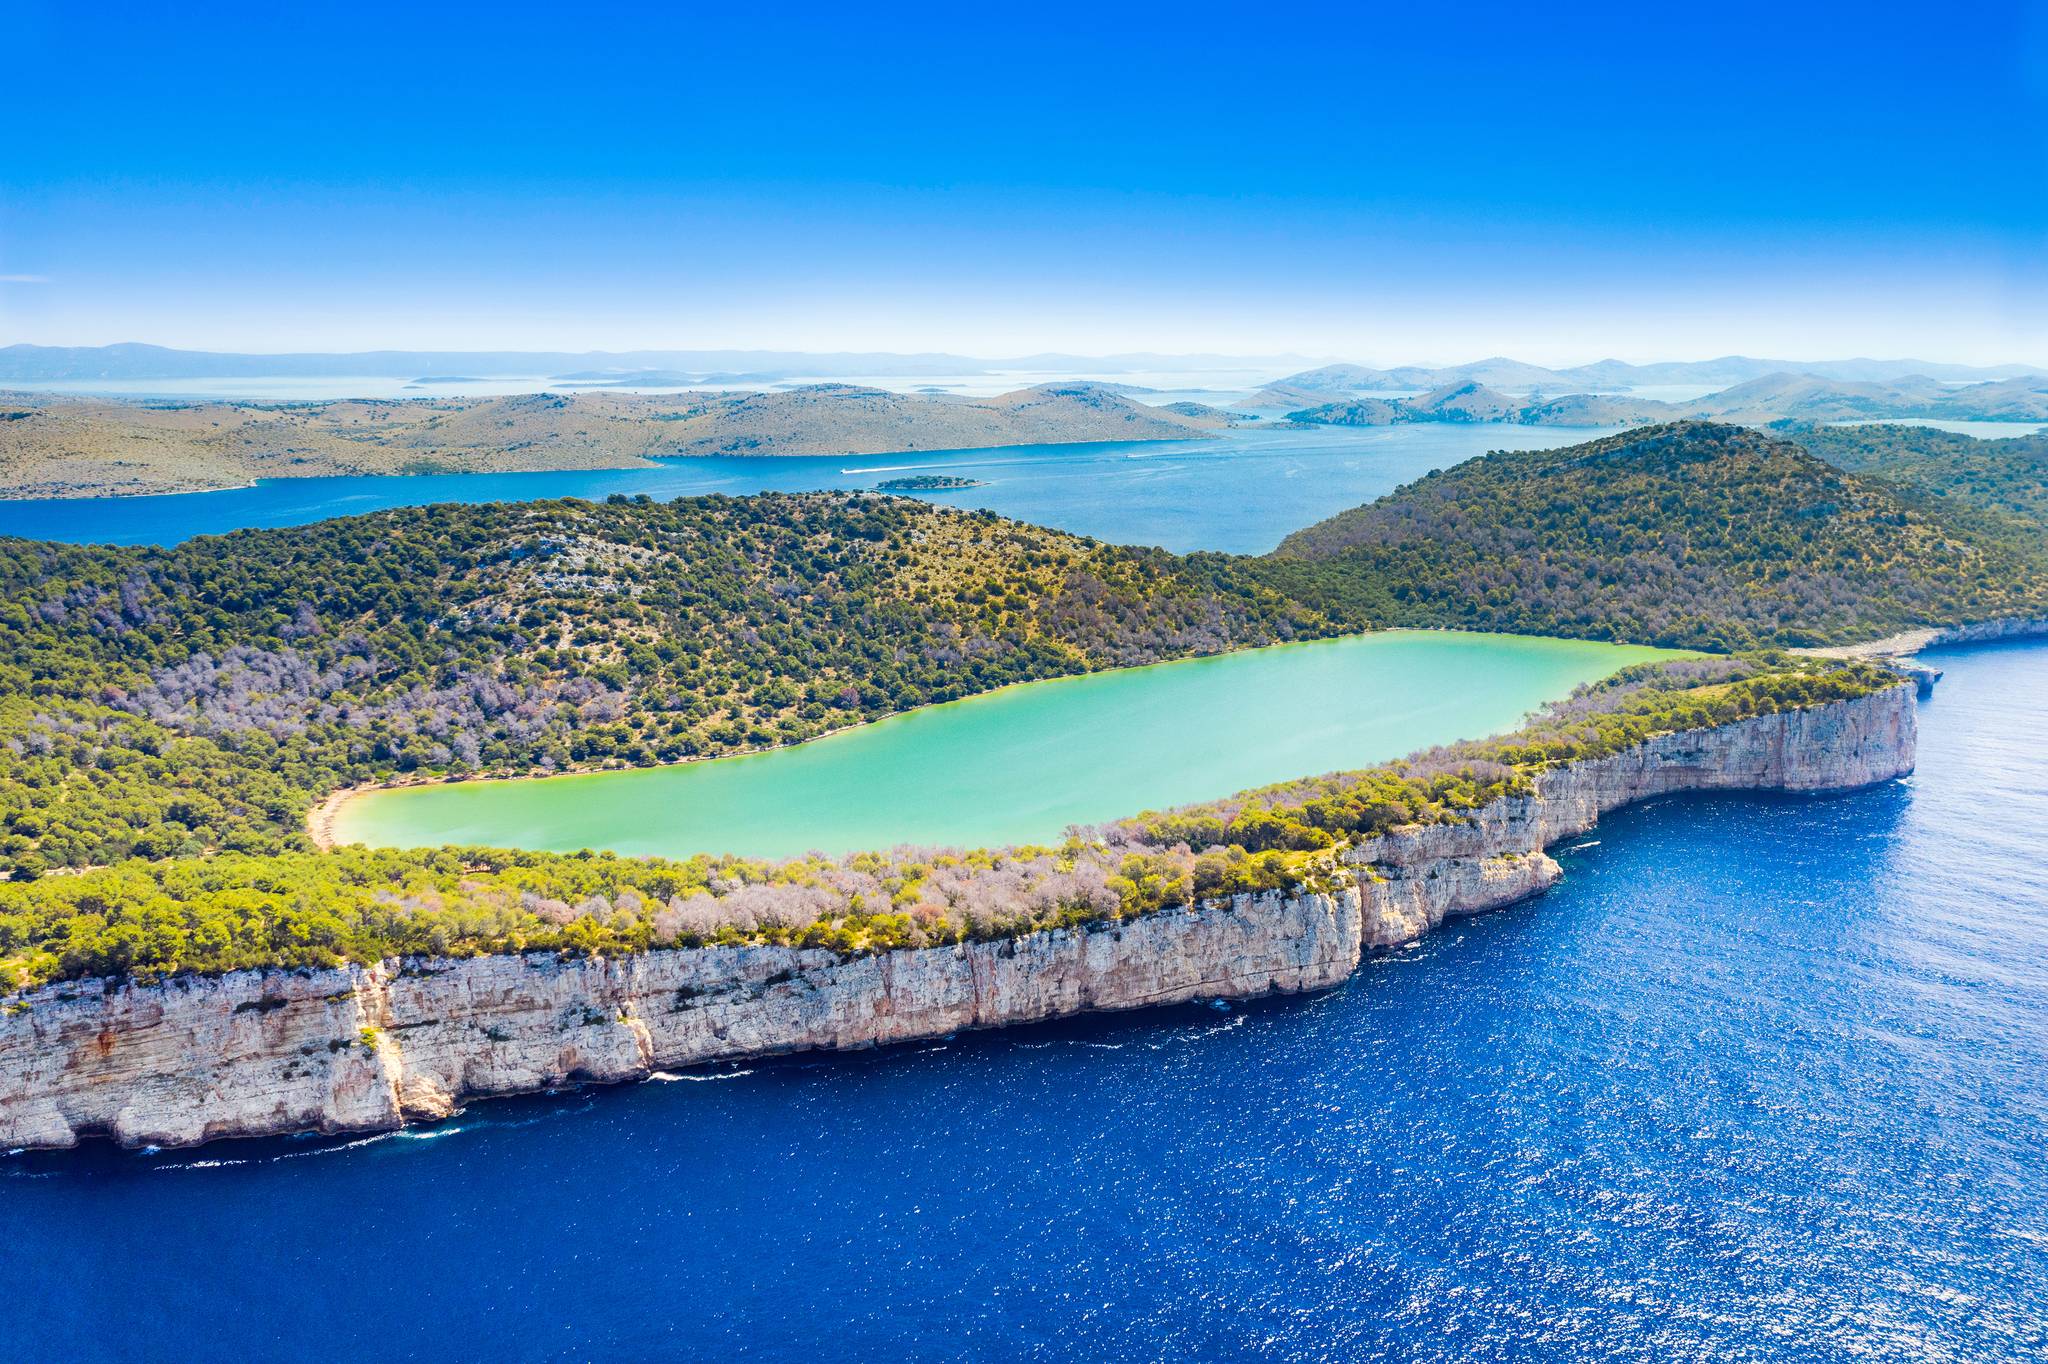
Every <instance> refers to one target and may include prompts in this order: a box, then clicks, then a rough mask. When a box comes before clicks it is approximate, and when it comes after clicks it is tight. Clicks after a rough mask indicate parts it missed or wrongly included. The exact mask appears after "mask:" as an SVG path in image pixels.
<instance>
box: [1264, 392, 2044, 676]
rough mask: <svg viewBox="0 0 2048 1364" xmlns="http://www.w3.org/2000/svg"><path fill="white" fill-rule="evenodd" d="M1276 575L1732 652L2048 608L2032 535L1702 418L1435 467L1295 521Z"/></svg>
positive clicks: (1422, 614) (1460, 620)
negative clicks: (1352, 505)
mask: <svg viewBox="0 0 2048 1364" xmlns="http://www.w3.org/2000/svg"><path fill="white" fill-rule="evenodd" d="M1262 573H1263V576H1264V577H1265V578H1266V580H1267V581H1268V582H1270V583H1272V584H1273V585H1274V586H1276V587H1278V588H1279V589H1281V590H1282V591H1284V592H1286V593H1288V594H1289V595H1290V596H1291V597H1293V598H1294V599H1296V600H1298V601H1301V602H1303V603H1305V604H1308V605H1311V606H1313V607H1316V608H1318V609H1320V610H1323V611H1325V612H1328V613H1331V614H1334V615H1338V616H1341V617H1344V618H1346V619H1350V620H1354V621H1360V622H1367V621H1369V622H1372V623H1374V624H1381V625H1434V626H1455V627H1462V628H1468V629H1499V630H1524V631H1531V632H1535V633H1541V634H1561V635H1576V636H1583V637H1591V638H1599V639H1628V640H1634V641H1638V642H1641V643H1647V644H1666V645H1690V646H1695V647H1705V648H1719V649H1731V648H1746V647H1751V646H1755V645H1760V644H1782V645H1808V644H1827V643H1841V642H1846V641H1849V640H1854V639H1862V638H1869V637H1874V636H1881V635H1886V634H1890V633H1892V632H1894V631H1897V630H1900V629H1904V628H1907V627H1911V626H1915V625H1921V624H1928V623H1933V622H1940V621H1956V620H1969V619H1978V618H1987V617H1994V616H2001V615H2014V614H2033V615H2038V614H2042V613H2043V612H2044V611H2048V575H2044V573H2043V555H2042V554H2041V553H2040V552H2038V551H2037V550H2035V549H2034V548H2033V547H2031V546H2029V545H2028V544H2026V543H2024V541H2022V540H2020V539H2017V538H2015V537H2013V536H2011V535H2009V534H2005V533H2002V532H2000V531H1996V530H1993V529H1989V528H1987V527H1986V526H1985V525H1984V524H1983V523H1982V521H1981V519H1980V518H1976V517H1971V516H1965V515H1960V514H1957V513H1956V512H1954V511H1952V510H1950V509H1948V508H1945V507H1943V506H1941V505H1939V504H1938V503H1935V502H1932V501H1930V500H1928V499H1925V498H1921V497H1918V496H1914V495H1910V494H1908V493H1906V492H1903V491H1902V490H1900V489H1899V488H1897V487H1894V486H1893V485H1891V484H1889V483H1886V482H1883V481H1879V480H1876V479H1871V478H1865V477H1860V476H1858V475H1855V474H1851V473H1846V472H1844V471H1842V470H1839V469H1836V468H1833V467H1831V466H1830V465H1828V464H1827V463H1824V462H1823V461H1822V460H1820V459H1817V458H1815V457H1814V456H1813V455H1812V454H1810V453H1808V452H1807V451H1806V450H1803V449H1801V448H1800V447H1799V446H1797V445H1795V444H1792V443H1790V442H1787V441H1784V440H1781V439H1778V438H1776V437H1774V436H1771V435H1768V434H1765V433H1762V432H1758V431H1753V430H1750V429H1747V428H1743V427H1735V426H1723V425H1716V424H1712V423H1706V422H1681V423H1674V424H1671V425H1667V426H1660V427H1652V428H1648V429H1644V430H1638V431H1631V432H1626V433H1624V434H1621V435H1617V436H1611V437H1607V438H1605V439H1602V440H1596V441H1591V442H1588V443H1587V444H1584V445H1577V446H1572V447H1569V448H1566V449H1562V450H1543V451H1517V452H1499V453H1495V454H1490V455H1487V456H1485V457H1484V458H1482V459H1476V460H1472V461H1470V462H1468V463H1466V464H1462V465H1459V466H1458V467H1456V468H1453V469H1449V470H1445V471H1442V472H1438V473H1432V474H1430V475H1429V476H1427V477H1425V478H1423V479H1421V480H1419V481H1417V482H1415V483H1412V484H1409V485H1408V486H1406V487H1404V488H1401V489H1398V490H1397V491H1395V492H1394V493H1392V494H1390V495H1389V496H1387V497H1384V498H1381V499H1380V500H1379V501H1377V502H1374V503H1372V504H1371V505H1369V506H1365V507H1359V508H1356V509H1354V510H1352V511H1348V512H1345V513H1343V514H1342V515H1339V516H1336V517H1332V518H1331V519H1330V520H1328V521H1324V522H1322V523H1321V524H1319V525H1315V526H1311V527H1309V528H1308V529H1306V530H1302V531H1298V532H1296V533H1295V534H1293V535H1291V536H1289V537H1288V538H1287V539H1286V540H1285V541H1284V542H1282V544H1281V546H1280V548H1279V550H1278V551H1277V552H1276V553H1275V554H1274V555H1273V556H1271V557H1270V558H1269V559H1268V560H1267V561H1266V563H1265V564H1264V565H1263V568H1262Z"/></svg>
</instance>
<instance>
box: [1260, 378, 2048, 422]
mask: <svg viewBox="0 0 2048 1364" xmlns="http://www.w3.org/2000/svg"><path fill="white" fill-rule="evenodd" d="M1347 368H1348V367H1347ZM1318 373H1320V372H1319V371H1313V372H1311V373H1309V374H1297V375H1294V376H1292V377H1290V378H1288V379H1284V380H1282V381H1281V382H1280V384H1279V385H1278V386H1277V387H1275V388H1272V389H1267V390H1264V391H1262V392H1261V393H1260V394H1257V395H1254V397H1252V398H1251V399H1248V400H1247V401H1246V403H1245V404H1244V405H1245V406H1247V407H1248V408H1270V407H1275V406H1286V407H1291V408H1293V409H1294V410H1292V411H1289V412H1288V413H1287V415H1288V417H1289V419H1290V420H1293V421H1298V422H1311V423H1319V424H1324V425H1330V426H1393V425H1397V424H1400V423H1402V422H1442V421H1450V422H1520V423H1523V424H1525V425H1529V426H1630V425H1637V424H1641V423H1645V422H1662V421H1673V420H1678V419H1683V418H1688V417H1707V418H1713V419H1715V420H1717V421H1735V422H1771V421H1779V420H1784V419H1787V418H1798V419H1804V420H1808V421H1868V420H1875V419H1880V418H1901V417H1907V418H1916V419H1923V420H1924V419H1934V420H1944V421H2016V422H2025V421H2042V422H2048V377H2043V376H2031V375H2029V376H2022V377H2019V378H2014V379H2002V380H1995V381H1987V382H1984V383H1976V384H1967V385H1963V386H1961V387H1957V386H1954V385H1950V384H1944V383H1941V382H1939V381H1937V380H1934V379H1930V378H1927V377H1925V376H1924V375H1920V376H1912V377H1908V378H1905V379H1899V380H1891V381H1885V382H1856V381H1849V380H1841V379H1822V378H1816V377H1814V376H1812V375H1806V374H1771V375H1766V376H1764V377H1763V378H1760V379H1751V380H1749V381H1747V382H1745V383H1740V384H1736V385H1734V386H1733V387H1731V388H1727V389H1724V390H1722V391H1721V392H1719V393H1712V394H1709V395H1707V396H1706V397H1704V398H1698V399H1695V400H1693V401H1691V402H1684V403H1669V402H1659V401H1656V400H1653V399H1649V398H1637V397H1632V396H1630V395H1628V394H1626V393H1567V394H1564V395H1562V396H1558V397H1544V396H1543V395H1542V394H1541V393H1540V392H1534V393H1530V394H1527V395H1523V396H1519V397H1516V396H1510V395H1508V394H1506V393H1502V392H1500V391H1499V390H1497V389H1494V388H1491V387H1489V386H1487V385H1486V384H1483V383H1480V382H1479V381H1477V380H1474V379H1461V380H1457V381H1455V382H1452V383H1448V384H1444V385H1442V386H1440V387H1437V388H1432V389H1430V390H1429V391H1427V392H1425V393H1422V394H1419V395H1416V396H1414V397H1386V398H1374V397H1353V398H1345V399H1339V400H1336V401H1324V402H1317V403H1312V404H1310V405H1308V406H1299V407H1298V406H1295V404H1296V403H1297V402H1298V400H1299V399H1300V398H1301V397H1302V395H1303V394H1305V393H1306V394H1311V395H1313V394H1314V393H1316V392H1317V390H1316V389H1315V388H1313V387H1311V386H1310V385H1311V384H1313V382H1314V381H1315V378H1316V375H1317V374H1318ZM1345 377H1352V376H1349V375H1347V376H1345Z"/></svg>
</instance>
